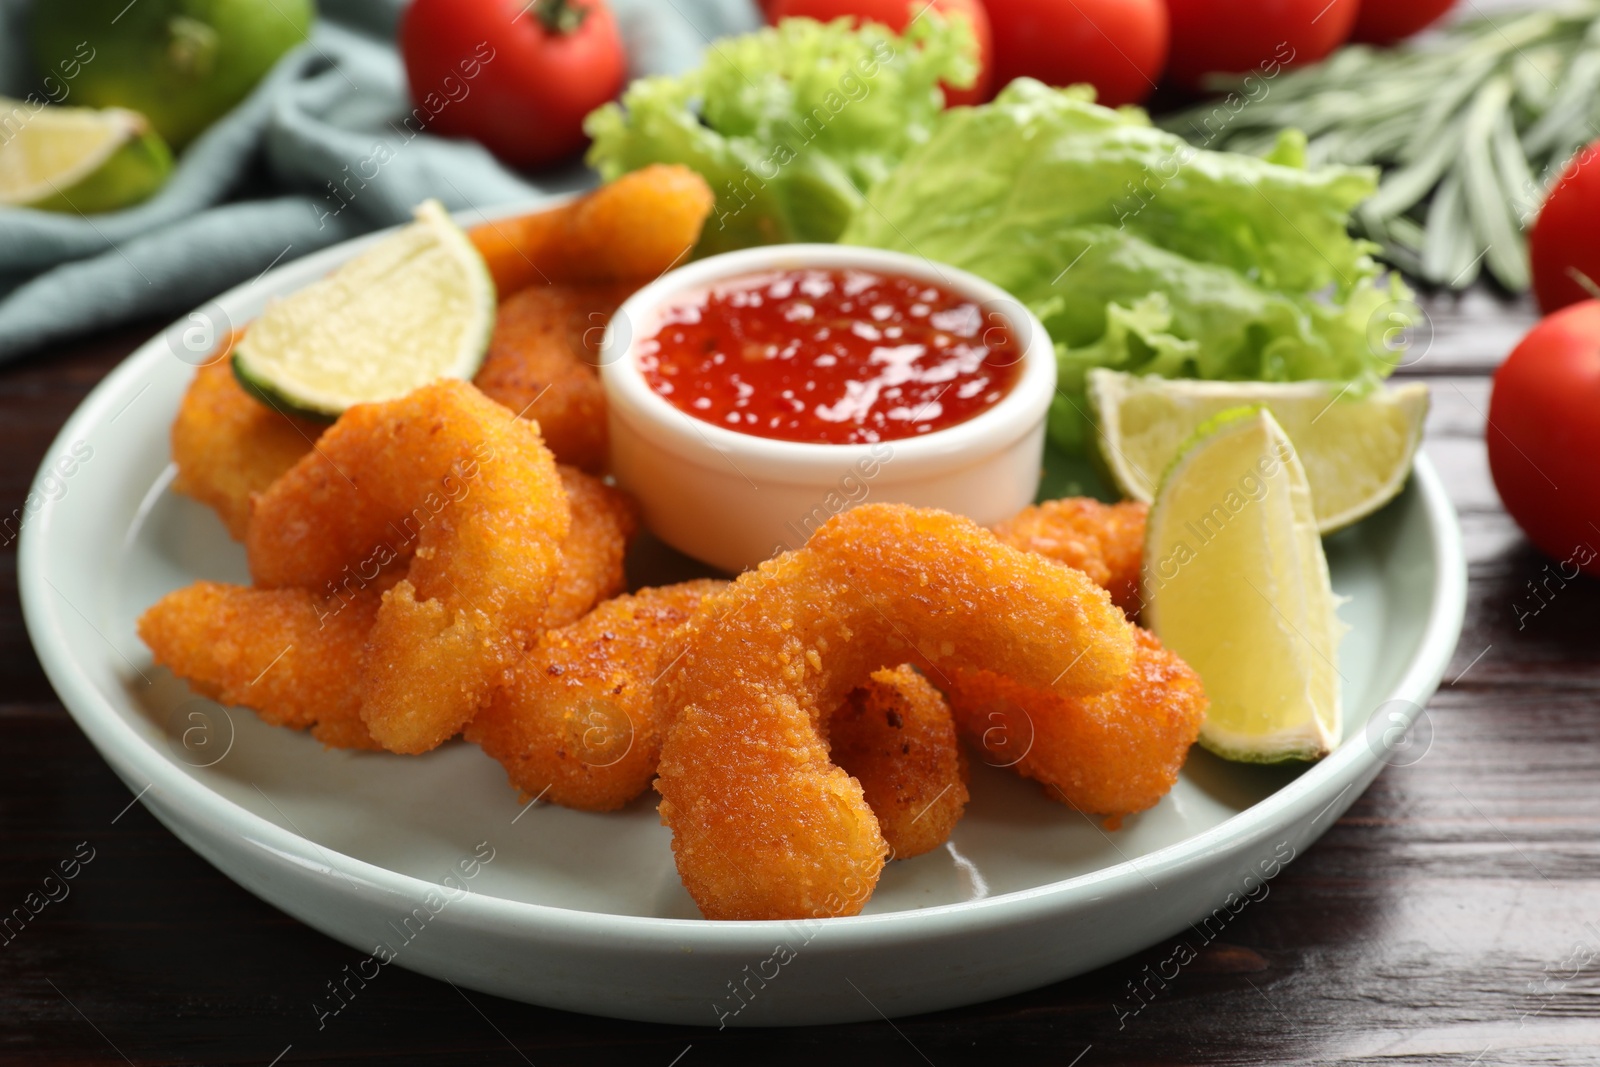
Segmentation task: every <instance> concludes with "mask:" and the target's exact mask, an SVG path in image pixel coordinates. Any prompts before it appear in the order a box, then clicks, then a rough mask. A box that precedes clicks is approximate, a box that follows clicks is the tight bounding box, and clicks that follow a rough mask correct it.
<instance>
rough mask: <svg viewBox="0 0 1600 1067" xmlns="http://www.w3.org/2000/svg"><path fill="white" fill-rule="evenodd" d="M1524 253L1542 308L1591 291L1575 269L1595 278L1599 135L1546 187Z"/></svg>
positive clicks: (1598, 267)
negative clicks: (1548, 190) (1546, 194)
mask: <svg viewBox="0 0 1600 1067" xmlns="http://www.w3.org/2000/svg"><path fill="white" fill-rule="evenodd" d="M1528 259H1529V264H1530V266H1532V268H1533V293H1534V295H1535V296H1537V297H1538V298H1539V307H1540V309H1541V310H1542V311H1544V313H1545V314H1547V315H1548V314H1549V313H1550V312H1552V311H1555V310H1557V309H1558V308H1564V307H1566V306H1567V305H1568V304H1575V303H1577V302H1578V301H1579V300H1586V299H1588V298H1589V297H1590V296H1591V295H1593V294H1592V292H1591V290H1590V289H1588V288H1585V287H1584V286H1583V285H1582V284H1580V283H1579V281H1578V279H1577V278H1576V277H1575V275H1577V274H1581V275H1583V276H1584V277H1585V278H1587V279H1588V280H1589V281H1590V282H1600V141H1596V142H1595V143H1594V144H1592V145H1590V146H1589V147H1588V148H1585V149H1584V150H1583V151H1581V152H1579V153H1578V154H1577V155H1575V156H1573V157H1572V162H1571V163H1568V164H1567V169H1566V170H1565V171H1563V172H1562V174H1561V180H1560V181H1558V182H1556V183H1555V185H1554V186H1552V187H1551V189H1550V193H1549V195H1548V196H1547V197H1545V201H1544V207H1542V208H1540V209H1539V217H1538V219H1536V220H1535V221H1534V224H1533V231H1532V232H1531V233H1529V234H1528ZM1597 417H1600V416H1597Z"/></svg>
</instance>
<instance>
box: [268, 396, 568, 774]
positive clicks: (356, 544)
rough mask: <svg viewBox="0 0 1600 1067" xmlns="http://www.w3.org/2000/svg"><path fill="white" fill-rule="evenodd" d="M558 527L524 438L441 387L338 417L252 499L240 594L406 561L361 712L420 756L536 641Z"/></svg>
mask: <svg viewBox="0 0 1600 1067" xmlns="http://www.w3.org/2000/svg"><path fill="white" fill-rule="evenodd" d="M570 522H571V519H570V510H569V507H568V505H567V497H566V493H565V491H564V490H563V488H562V484H561V478H560V476H559V474H558V473H557V471H556V466H555V460H554V459H553V458H552V457H551V455H550V452H549V450H548V449H547V448H545V447H544V444H543V443H542V442H541V441H540V439H539V434H538V430H537V429H536V428H535V427H534V426H533V425H532V424H530V423H526V422H523V421H522V420H519V419H513V418H508V417H507V416H506V413H505V410H504V409H503V408H501V407H500V406H499V405H497V404H495V403H493V402H492V401H490V400H488V399H487V398H485V397H484V396H483V395H482V394H481V393H479V392H478V391H477V390H476V389H474V388H473V387H472V386H471V385H468V384H467V383H465V382H458V381H448V380H447V381H440V382H436V383H434V384H432V385H428V386H424V387H423V388H421V389H418V390H416V391H415V392H413V393H410V394H408V395H407V396H405V397H402V398H400V399H398V400H393V401H388V402H386V403H382V404H361V405H357V406H356V407H353V408H351V409H350V410H349V411H347V412H345V413H344V414H343V415H342V416H340V418H339V421H338V422H336V423H335V424H334V425H333V426H332V427H331V428H330V429H329V430H328V431H327V432H326V433H325V434H324V435H323V436H322V439H321V440H320V441H319V442H318V447H317V450H316V451H314V452H312V453H310V454H308V455H306V456H305V457H303V458H302V459H301V460H300V461H299V462H298V463H296V464H295V466H294V467H292V468H291V469H290V470H289V471H288V472H287V473H286V474H284V475H283V477H281V478H279V479H278V480H277V481H276V482H274V483H273V484H272V486H271V487H270V488H269V489H267V491H266V492H264V493H262V494H260V495H259V496H258V497H257V498H256V501H255V510H254V514H253V516H252V519H251V522H250V529H249V533H248V536H247V538H246V549H247V551H248V554H249V560H250V572H251V574H252V576H253V577H254V579H255V583H256V585H258V586H260V587H263V588H285V587H298V588H301V589H307V590H322V589H324V588H326V587H329V586H330V584H332V585H334V586H337V585H338V583H339V582H340V580H341V579H342V578H343V577H344V576H345V575H346V574H347V573H348V572H349V571H350V570H351V569H355V570H356V571H357V572H358V573H360V572H361V571H362V570H363V569H365V568H374V569H381V568H382V567H385V566H388V565H389V564H390V563H392V562H394V561H395V560H397V559H401V558H403V557H404V556H405V555H407V554H409V555H410V557H411V558H410V561H409V564H408V566H407V568H406V573H405V577H404V578H402V579H400V580H399V581H397V582H396V583H395V584H394V585H393V586H392V587H390V588H389V589H388V590H387V591H386V592H385V593H384V594H383V602H382V605H381V606H380V607H379V609H378V613H377V617H376V619H375V621H374V623H373V626H372V629H371V630H370V632H369V633H368V635H367V645H366V652H365V656H364V657H363V662H362V671H361V693H362V699H361V715H362V718H363V720H364V721H365V722H366V724H367V728H368V729H369V730H370V731H371V733H372V736H373V737H374V738H376V739H377V741H378V742H379V743H380V744H382V745H383V746H384V747H385V748H387V749H389V750H390V751H393V752H425V751H427V750H428V749H430V748H433V747H435V746H436V745H438V744H439V743H440V742H442V741H445V740H446V739H448V738H449V737H451V736H453V735H454V734H455V733H457V732H458V731H459V730H460V729H461V728H462V726H464V725H465V724H466V723H467V722H468V721H469V720H470V719H471V718H472V716H473V715H474V714H475V713H476V712H477V710H478V709H479V707H480V706H482V704H483V703H484V702H485V701H486V700H487V699H488V697H489V694H490V691H491V689H492V687H493V686H494V684H495V683H496V682H497V681H498V680H499V678H500V676H501V674H502V673H503V672H504V671H505V670H506V669H507V668H508V667H509V666H510V665H511V664H512V663H514V662H515V661H516V659H517V658H518V657H520V655H521V653H522V650H523V648H524V647H525V646H527V645H529V644H531V643H532V642H533V640H534V638H535V637H536V636H537V635H538V634H539V633H540V632H541V630H542V628H543V622H544V618H545V611H546V607H547V605H548V603H549V599H550V594H551V591H552V590H553V589H554V587H555V582H556V578H557V575H558V573H559V569H560V564H561V555H560V546H561V543H562V541H563V540H565V538H566V536H567V533H568V530H569V527H570Z"/></svg>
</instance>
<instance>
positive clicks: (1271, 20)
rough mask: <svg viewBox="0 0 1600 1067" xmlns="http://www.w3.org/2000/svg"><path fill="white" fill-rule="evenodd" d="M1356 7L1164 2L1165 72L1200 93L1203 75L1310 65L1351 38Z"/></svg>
mask: <svg viewBox="0 0 1600 1067" xmlns="http://www.w3.org/2000/svg"><path fill="white" fill-rule="evenodd" d="M1372 2H1373V3H1388V2H1390V0H1372ZM1360 6H1361V0H1167V10H1168V11H1170V12H1171V13H1172V58H1171V59H1170V61H1169V62H1168V65H1167V74H1168V76H1169V77H1171V79H1172V80H1173V81H1175V82H1177V83H1178V84H1179V85H1181V86H1183V87H1185V88H1187V89H1202V88H1204V85H1203V79H1204V77H1205V76H1206V75H1207V74H1212V73H1221V74H1249V73H1251V72H1257V73H1264V74H1267V75H1268V76H1271V75H1273V74H1276V73H1277V69H1278V68H1279V67H1288V66H1297V65H1299V64H1302V63H1315V62H1316V61H1317V60H1319V59H1321V58H1323V57H1324V56H1326V55H1327V54H1328V53H1329V52H1332V51H1333V50H1334V49H1335V48H1338V47H1339V46H1340V45H1341V44H1343V43H1344V42H1345V39H1346V38H1348V37H1349V36H1350V29H1351V27H1352V26H1354V25H1355V21H1356V13H1357V11H1358V9H1359V8H1360Z"/></svg>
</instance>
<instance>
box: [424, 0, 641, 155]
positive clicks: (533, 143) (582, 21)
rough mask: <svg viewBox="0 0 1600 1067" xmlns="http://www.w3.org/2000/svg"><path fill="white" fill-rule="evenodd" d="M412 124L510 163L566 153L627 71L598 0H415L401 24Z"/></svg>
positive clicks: (608, 15)
mask: <svg viewBox="0 0 1600 1067" xmlns="http://www.w3.org/2000/svg"><path fill="white" fill-rule="evenodd" d="M400 53H401V55H402V56H403V57H404V59H405V64H406V77H407V79H408V80H409V81H410V82H411V99H412V103H413V104H414V110H413V111H412V114H411V116H410V117H408V118H407V119H406V124H407V125H408V126H410V127H411V128H413V129H422V128H426V129H427V130H428V132H430V133H438V134H443V135H444V136H447V137H471V138H474V139H475V140H477V141H480V142H481V143H482V144H483V146H484V147H485V148H487V149H489V151H491V152H493V153H494V154H495V155H496V156H498V157H499V158H500V159H501V160H502V161H503V162H505V163H507V164H510V165H511V166H513V167H537V166H539V165H541V164H544V163H551V162H554V161H555V160H558V159H564V158H566V157H567V156H570V155H572V154H574V153H575V152H577V151H578V150H579V149H581V148H582V147H583V146H584V145H585V144H586V143H587V138H586V137H585V136H584V133H583V119H584V116H585V115H587V114H588V113H589V112H590V111H592V110H594V109H595V108H596V107H599V106H600V105H601V104H603V103H605V102H606V101H607V100H610V99H611V98H612V97H614V96H616V95H617V93H618V91H619V90H621V88H622V82H623V78H624V77H625V76H626V74H627V60H626V57H625V56H624V54H623V51H622V39H621V38H620V37H619V36H618V34H617V24H616V22H615V20H614V19H612V17H611V10H610V9H609V8H607V7H606V5H605V2H604V0H534V3H531V4H529V3H527V2H525V0H415V2H414V3H413V4H412V5H411V6H410V7H409V8H407V9H406V13H405V18H404V20H403V21H402V22H401V24H400Z"/></svg>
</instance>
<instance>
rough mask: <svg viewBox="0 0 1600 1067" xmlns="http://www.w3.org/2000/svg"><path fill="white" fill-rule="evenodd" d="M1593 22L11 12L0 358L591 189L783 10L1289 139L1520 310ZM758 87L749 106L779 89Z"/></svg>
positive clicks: (557, 4)
mask: <svg viewBox="0 0 1600 1067" xmlns="http://www.w3.org/2000/svg"><path fill="white" fill-rule="evenodd" d="M1596 14H1597V8H1596V6H1595V5H1594V4H1589V3H1578V4H1571V5H1567V6H1565V7H1561V8H1549V7H1541V8H1538V9H1532V10H1519V9H1517V8H1515V7H1512V6H1509V5H1506V4H1505V3H1503V2H1502V3H1487V2H1485V3H1484V4H1481V5H1480V4H1478V3H1472V2H1466V3H1462V4H1459V5H1456V4H1453V3H1452V2H1451V0H1385V2H1379V0H1364V2H1363V0H1303V2H1302V0H1272V2H1270V3H1256V2H1250V0H931V2H929V0H916V2H910V3H908V2H906V0H763V2H762V3H759V4H758V3H756V2H755V0H534V2H531V3H529V2H526V0H416V2H415V3H414V4H409V5H408V4H406V3H405V2H403V0H323V2H321V3H313V0H132V2H130V0H71V2H68V0H54V2H50V3H40V4H33V3H31V2H29V0H0V94H3V95H4V97H5V98H6V99H5V101H4V106H3V114H0V205H6V206H9V207H11V208H13V209H14V210H0V358H4V357H9V356H14V355H17V354H19V353H22V352H26V351H30V350H34V349H37V348H39V347H40V346H42V345H44V344H46V343H47V342H49V341H51V340H56V339H61V338H65V337H68V336H72V335H75V334H81V333H84V332H87V331H91V330H94V329H96V328H99V327H103V326H107V325H111V324H115V323H120V322H126V321H131V320H133V319H136V318H140V317H145V316H149V315H168V314H173V313H176V312H179V311H181V310H183V309H185V308H189V307H193V306H195V305H197V304H199V303H201V302H203V301H204V300H206V299H208V298H209V297H211V296H214V295H215V294H216V293H218V292H220V291H221V290H222V289H224V288H227V287H228V286H231V285H234V284H237V283H239V282H241V281H245V280H248V279H250V278H252V277H254V276H256V275H257V274H259V273H260V272H261V271H262V270H264V269H265V268H267V267H269V266H270V265H273V264H276V263H281V262H284V261H287V260H289V259H293V258H295V257H298V256H301V255H304V254H306V253H308V252H311V251H314V250H315V249H317V248H321V247H325V246H327V245H329V244H332V243H334V242H336V241H339V240H342V239H345V238H347V237H350V236H353V235H355V234H358V233H360V232H363V231H366V230H369V229H373V228H377V227H382V226H388V225H393V224H395V223H398V222H400V221H403V220H404V219H406V218H408V217H409V215H410V212H411V210H412V208H413V207H414V206H415V205H416V204H417V203H418V202H419V201H421V200H422V199H424V198H427V197H437V198H438V199H440V200H441V201H443V202H444V204H445V205H446V206H448V207H450V208H452V209H455V210H466V209H484V208H489V207H494V206H499V205H504V204H510V203H514V202H517V201H519V200H524V201H525V200H527V199H528V198H529V197H531V196H533V195H534V194H536V193H538V192H540V191H551V190H563V189H569V188H573V187H577V186H581V185H584V184H587V183H591V182H592V181H593V180H594V175H593V173H592V172H591V171H590V170H588V169H587V168H586V167H585V166H584V164H583V153H584V150H585V147H586V146H587V144H588V137H587V135H586V134H585V131H584V122H585V117H586V116H588V115H589V114H590V113H591V112H592V111H593V110H594V109H595V108H597V107H599V106H600V105H602V104H604V103H606V102H607V101H609V100H613V99H615V98H618V97H619V96H620V95H621V94H622V92H623V90H624V87H625V86H626V85H627V84H628V82H629V81H630V80H631V79H634V78H639V77H644V76H648V75H657V74H660V75H680V74H682V73H683V72H685V71H689V70H691V69H693V68H695V67H696V66H697V64H699V63H700V62H701V60H702V57H703V56H704V55H705V54H706V53H707V50H708V49H717V48H718V47H719V46H718V45H717V43H716V42H717V41H718V39H720V38H724V37H727V36H729V35H736V34H748V33H750V32H752V31H755V30H757V29H758V28H759V27H761V26H762V25H764V24H766V23H768V22H772V23H777V22H780V21H781V20H783V19H785V18H790V17H809V18H816V19H822V20H830V19H835V18H851V19H854V20H857V21H859V20H863V19H871V20H875V21H880V22H884V23H887V24H889V25H890V26H891V27H892V28H894V29H896V30H905V29H906V28H907V27H908V26H913V25H915V24H916V23H918V22H919V21H928V20H937V19H940V18H945V19H949V20H951V21H956V22H965V23H966V24H967V27H968V29H969V31H970V36H969V38H968V42H967V44H966V46H965V47H967V48H968V49H969V54H970V56H971V57H972V59H973V61H974V62H975V69H974V73H973V76H972V78H971V80H970V84H965V85H963V86H962V87H960V88H956V87H953V86H947V87H946V95H947V99H948V102H949V103H951V104H977V103H982V102H983V101H985V100H988V99H990V98H992V97H993V95H994V94H995V93H996V92H997V91H998V90H999V89H1001V88H1002V87H1003V86H1004V85H1005V84H1007V83H1008V82H1010V81H1011V80H1012V79H1013V78H1016V77H1019V76H1029V77H1034V78H1038V79H1039V80H1041V81H1044V82H1046V83H1048V84H1052V85H1070V84H1079V83H1086V84H1089V85H1092V86H1094V87H1095V89H1096V91H1097V93H1098V97H1099V99H1100V102H1102V103H1106V104H1112V105H1121V104H1145V105H1146V106H1148V107H1150V108H1151V110H1152V111H1153V112H1154V113H1155V115H1156V116H1157V120H1158V121H1159V122H1161V123H1162V124H1164V125H1166V126H1167V127H1168V128H1169V129H1171V130H1173V131H1174V132H1177V133H1178V134H1180V135H1181V136H1183V137H1185V138H1187V139H1188V140H1189V141H1190V142H1191V143H1192V144H1195V145H1196V146H1198V147H1204V148H1210V149H1229V150H1236V151H1243V152H1248V153H1253V154H1265V153H1267V152H1269V151H1271V150H1272V149H1273V147H1274V145H1275V143H1276V138H1277V136H1278V133H1279V131H1280V130H1281V129H1284V128H1287V127H1293V128H1296V129H1299V130H1301V131H1303V132H1304V133H1305V134H1306V136H1307V138H1308V144H1307V150H1306V156H1305V158H1306V162H1307V163H1308V164H1309V165H1311V166H1313V167H1315V166H1316V165H1318V164H1321V163H1327V162H1335V163H1348V164H1373V165H1377V166H1381V167H1383V168H1385V178H1384V183H1383V186H1382V187H1381V188H1380V191H1379V194H1378V195H1377V196H1376V197H1374V198H1372V199H1371V200H1369V201H1367V202H1366V203H1365V204H1363V205H1362V206H1361V207H1360V208H1359V209H1358V210H1357V211H1356V213H1355V219H1354V223H1355V227H1356V229H1357V230H1358V232H1359V233H1360V234H1361V235H1363V236H1366V237H1370V238H1371V239H1373V240H1374V241H1375V242H1377V243H1378V245H1380V246H1381V248H1382V253H1383V256H1384V258H1386V259H1387V260H1388V262H1390V263H1391V264H1393V265H1395V266H1398V267H1400V268H1401V269H1402V270H1404V271H1405V272H1406V273H1407V274H1408V276H1410V277H1411V278H1412V279H1413V280H1420V281H1422V282H1424V283H1426V284H1428V285H1432V286H1438V287H1446V288H1463V287H1466V286H1468V285H1471V284H1472V283H1473V282H1475V281H1476V280H1477V279H1478V278H1479V277H1480V276H1487V277H1489V278H1490V279H1491V280H1492V282H1493V284H1494V285H1495V286H1496V287H1498V288H1499V289H1501V290H1504V291H1506V292H1509V293H1518V292H1521V291H1523V290H1525V289H1527V288H1528V287H1529V285H1530V284H1533V283H1536V282H1537V281H1538V279H1537V278H1536V277H1534V275H1535V274H1536V273H1537V271H1536V270H1534V271H1530V262H1529V253H1528V249H1527V242H1526V239H1525V237H1524V234H1525V232H1526V231H1527V230H1528V229H1529V228H1531V227H1532V225H1533V222H1534V221H1535V217H1536V215H1537V212H1538V209H1539V206H1540V204H1541V203H1542V201H1543V199H1544V195H1545V192H1546V190H1547V189H1549V188H1550V187H1551V186H1552V185H1554V184H1557V182H1556V179H1557V178H1558V177H1559V176H1560V175H1561V173H1562V170H1563V168H1564V167H1565V166H1566V164H1567V163H1568V161H1569V160H1570V159H1572V157H1573V156H1574V154H1575V153H1576V152H1577V151H1578V149H1580V148H1581V147H1582V146H1583V145H1584V144H1586V143H1588V142H1589V141H1590V140H1592V139H1594V137H1595V136H1596V134H1595V129H1596V126H1595V119H1594V116H1595V112H1596V106H1595V99H1596V89H1597V88H1600V20H1597V18H1596ZM1441 26H1446V27H1448V29H1444V30H1441V29H1440V27H1441ZM1418 34H1421V36H1420V37H1415V35H1418ZM1413 38H1415V39H1414V40H1413ZM752 73H756V74H757V77H756V78H754V79H747V81H748V86H747V94H746V95H748V96H750V97H751V98H758V97H762V96H763V94H766V95H767V96H768V97H770V95H771V92H772V88H771V83H770V82H768V81H763V80H761V78H760V72H752ZM758 83H759V84H758ZM740 91H741V92H745V91H746V90H745V89H741V90H740ZM769 105H770V107H771V108H776V109H779V110H781V106H782V105H781V104H778V103H774V102H773V101H772V100H771V99H764V100H763V101H762V106H769ZM690 106H703V105H697V104H691V105H690ZM756 110H757V111H759V108H758V109H756ZM658 154H660V155H662V157H663V158H666V157H670V156H671V155H672V152H671V151H670V150H659V152H658ZM669 161H671V160H670V159H669ZM634 165H638V161H634ZM707 176H708V178H710V179H712V183H713V186H714V187H715V186H716V185H717V181H716V178H717V177H719V176H718V175H707ZM1562 184H1567V183H1562ZM717 191H718V193H719V196H720V195H723V194H724V190H723V189H720V188H719V189H718V190H717ZM1584 232H1585V233H1587V232H1588V231H1584ZM1582 243H1583V242H1581V241H1579V240H1577V238H1576V237H1573V238H1571V239H1568V240H1566V241H1564V242H1562V244H1563V247H1562V248H1561V249H1560V250H1558V251H1557V252H1555V253H1553V254H1554V255H1555V258H1556V259H1558V260H1560V262H1559V263H1558V264H1557V265H1556V266H1554V267H1552V268H1551V269H1549V270H1547V271H1545V272H1544V273H1545V274H1546V276H1547V277H1548V279H1549V281H1548V283H1547V284H1546V285H1545V286H1544V289H1542V290H1541V293H1540V297H1541V302H1542V303H1544V304H1545V310H1552V309H1553V307H1554V306H1559V305H1560V304H1562V303H1569V302H1571V301H1573V300H1576V299H1578V298H1579V297H1581V296H1583V295H1586V290H1585V289H1583V288H1582V287H1581V286H1580V285H1579V283H1578V282H1577V281H1575V280H1574V279H1573V277H1572V276H1571V275H1570V274H1569V273H1568V268H1570V267H1572V266H1573V263H1572V262H1570V260H1571V259H1572V256H1573V255H1580V257H1581V254H1580V253H1577V252H1574V251H1573V250H1572V249H1571V248H1569V247H1566V246H1568V245H1578V244H1582ZM1535 258H1537V257H1535ZM1534 266H1535V267H1537V264H1534ZM1578 267H1579V268H1580V272H1581V273H1583V274H1584V275H1585V278H1587V276H1588V273H1589V272H1588V271H1587V270H1586V269H1584V265H1583V264H1581V263H1580V264H1578ZM1545 290H1548V291H1545Z"/></svg>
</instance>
